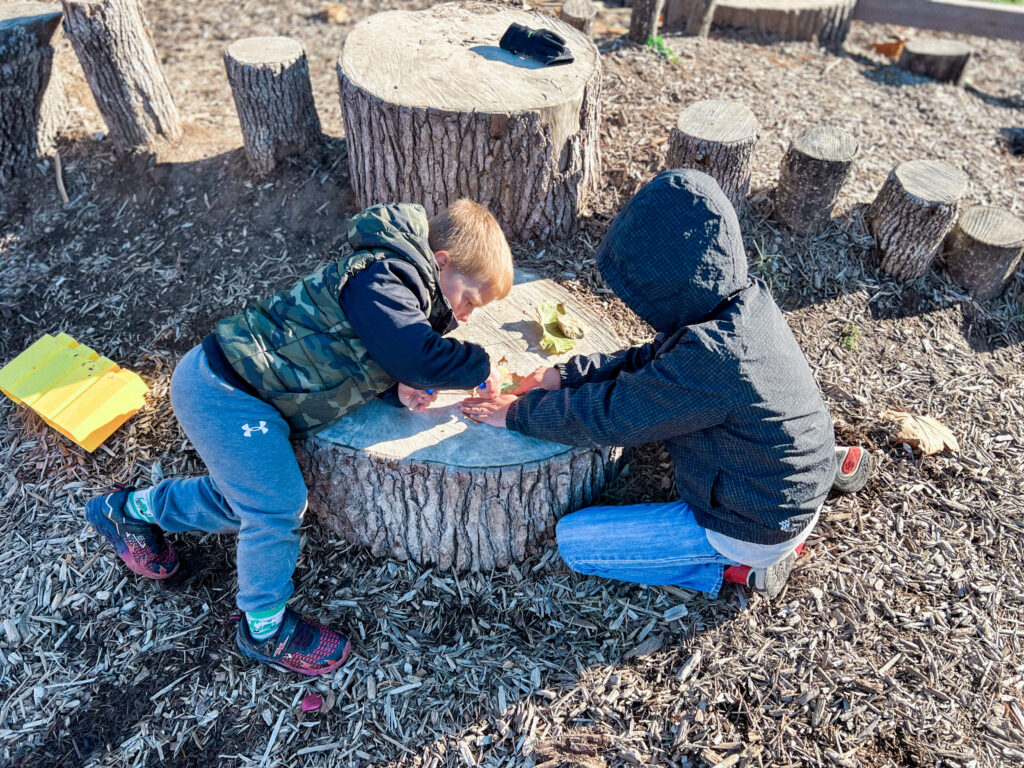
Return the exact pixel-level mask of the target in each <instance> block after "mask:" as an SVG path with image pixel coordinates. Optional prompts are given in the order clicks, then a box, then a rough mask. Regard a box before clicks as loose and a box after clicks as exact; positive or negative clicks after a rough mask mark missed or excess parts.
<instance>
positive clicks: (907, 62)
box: [900, 37, 972, 85]
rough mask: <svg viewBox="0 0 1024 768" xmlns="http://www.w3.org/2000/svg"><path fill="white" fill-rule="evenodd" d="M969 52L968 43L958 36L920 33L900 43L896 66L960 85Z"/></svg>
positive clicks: (969, 58)
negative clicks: (955, 38) (902, 44)
mask: <svg viewBox="0 0 1024 768" xmlns="http://www.w3.org/2000/svg"><path fill="white" fill-rule="evenodd" d="M971 53H972V51H971V47H970V46H969V45H967V43H962V42H960V41H959V40H942V39H939V38H934V37H922V38H918V39H917V40H910V41H908V42H907V44H906V45H904V46H903V53H902V55H901V56H900V66H901V67H903V69H906V70H909V71H911V72H913V73H914V74H917V75H924V76H925V77H930V78H932V79H934V80H939V81H940V82H944V83H954V84H956V85H960V84H961V83H963V81H964V73H965V72H966V70H967V62H969V61H970V60H971Z"/></svg>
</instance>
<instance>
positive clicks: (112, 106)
mask: <svg viewBox="0 0 1024 768" xmlns="http://www.w3.org/2000/svg"><path fill="white" fill-rule="evenodd" d="M62 3H63V5H64V31H65V32H66V33H67V36H68V37H69V38H70V39H71V44H72V45H73V46H74V48H75V53H76V54H78V60H79V61H80V62H81V64H82V69H83V70H85V77H86V79H87V80H88V81H89V87H90V88H91V89H92V94H93V96H94V97H95V98H96V106H97V107H99V110H100V113H101V114H102V115H103V119H104V120H105V121H106V123H107V129H108V131H109V132H110V138H111V139H112V140H113V142H114V146H115V148H116V149H117V150H118V151H120V152H130V151H132V150H134V149H138V148H140V147H143V146H145V145H147V144H150V143H152V142H153V141H155V140H158V139H168V140H174V139H177V138H178V137H179V136H181V121H180V119H179V117H178V108H177V107H176V106H175V105H174V100H173V99H172V98H171V91H170V89H169V88H168V86H167V78H166V77H164V72H163V69H161V67H160V60H159V58H158V57H157V54H156V46H155V45H154V43H153V36H152V35H151V34H150V32H149V24H148V23H147V21H146V17H145V15H144V14H143V12H142V6H141V5H140V3H139V0H62Z"/></svg>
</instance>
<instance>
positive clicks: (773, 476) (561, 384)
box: [464, 170, 870, 595]
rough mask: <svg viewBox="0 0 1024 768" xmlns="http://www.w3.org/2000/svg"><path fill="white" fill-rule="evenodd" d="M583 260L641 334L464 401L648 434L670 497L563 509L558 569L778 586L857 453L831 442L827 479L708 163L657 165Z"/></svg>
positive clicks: (579, 441)
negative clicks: (613, 349) (660, 457)
mask: <svg viewBox="0 0 1024 768" xmlns="http://www.w3.org/2000/svg"><path fill="white" fill-rule="evenodd" d="M598 266H599V268H600V270H601V274H602V275H603V276H604V278H605V280H606V282H607V283H608V285H609V286H610V287H611V288H612V289H613V290H614V291H615V292H616V293H617V294H618V295H619V297H620V298H621V299H622V300H623V301H624V302H625V303H626V304H627V305H629V306H630V307H631V308H632V309H633V310H634V311H635V312H636V313H637V314H638V315H640V317H642V318H643V319H644V320H646V321H647V322H648V323H649V324H650V325H651V326H652V327H653V328H654V329H655V330H656V331H657V332H658V335H657V336H656V338H655V339H654V341H652V342H650V343H648V344H644V345H642V346H639V347H634V348H632V349H627V350H623V351H621V352H618V353H615V354H611V355H606V354H597V355H591V356H589V357H575V358H572V359H570V360H569V361H568V362H566V363H563V364H560V365H557V366H555V367H553V368H547V367H545V368H540V369H538V370H537V371H535V372H534V373H533V374H531V375H530V376H529V377H527V379H526V380H524V381H523V383H522V384H521V385H520V387H519V388H518V389H517V390H516V391H515V392H514V393H513V394H521V395H522V397H519V398H515V397H509V396H506V397H502V398H499V399H496V400H493V401H490V402H483V401H479V400H474V401H468V402H467V403H466V405H465V406H464V410H465V412H466V413H467V415H469V416H470V417H471V418H475V419H477V420H479V421H484V422H486V423H489V424H492V425H494V426H504V427H507V428H508V429H514V430H517V431H519V432H522V433H523V434H527V435H530V436H532V437H537V438H542V439H546V440H551V441H553V442H558V443H563V444H567V445H579V446H599V445H619V446H631V445H639V444H642V443H647V442H652V441H655V440H661V441H663V442H664V445H665V447H666V449H667V450H668V452H669V454H670V455H671V456H672V458H673V460H674V464H675V474H676V484H677V486H678V488H679V496H680V500H679V501H677V502H672V503H668V504H642V505H635V506H627V507H591V508H589V509H584V510H581V511H579V512H576V513H574V514H570V515H567V516H566V517H564V518H563V519H562V520H561V521H559V524H558V528H557V536H558V547H559V552H560V554H561V555H562V558H563V559H564V560H565V561H566V563H567V564H568V565H569V566H570V567H571V568H572V569H573V570H576V571H579V572H582V573H589V574H595V575H601V576H606V577H609V578H616V579H620V580H623V581H632V582H639V583H643V584H675V585H677V586H683V587H689V588H691V589H695V590H697V591H701V592H705V593H709V594H715V593H717V592H718V590H719V589H720V587H721V584H722V581H723V576H725V578H726V580H728V581H734V582H742V583H747V584H749V585H750V586H751V587H754V588H756V589H759V590H762V591H765V592H768V593H769V594H772V595H774V594H777V593H778V592H779V591H780V590H781V588H782V585H783V584H784V583H785V580H786V578H787V577H788V575H789V571H790V570H791V568H792V566H793V563H794V562H795V560H796V555H797V550H798V547H800V545H802V543H803V541H804V540H805V539H806V538H807V537H808V536H809V535H810V533H811V530H812V529H813V527H814V525H815V523H816V522H817V519H818V514H819V512H820V509H821V505H822V502H824V500H825V497H826V495H827V494H828V492H829V490H830V488H832V487H833V484H834V483H835V482H836V481H837V479H838V481H839V482H840V484H842V483H843V481H844V479H845V481H846V482H845V486H846V487H845V488H844V489H845V490H850V489H854V488H852V486H853V485H856V484H858V483H859V484H860V485H862V484H863V482H864V480H865V479H866V473H867V471H868V468H869V467H868V463H869V461H870V456H869V454H867V453H866V452H861V451H860V450H859V449H856V448H854V449H839V451H841V456H840V460H841V463H842V465H843V466H842V468H841V470H840V472H839V475H838V478H837V461H836V459H837V449H836V447H835V443H834V439H833V431H832V421H831V418H830V417H829V414H828V411H827V410H826V408H825V404H824V403H823V402H822V399H821V395H820V393H819V391H818V387H817V384H816V383H815V381H814V377H813V376H812V374H811V370H810V368H809V366H808V364H807V361H806V359H805V358H804V355H803V353H802V352H801V350H800V348H799V346H798V345H797V343H796V340H795V339H794V338H793V334H792V331H791V330H790V328H789V326H788V325H787V323H786V320H785V318H784V317H783V315H782V312H781V311H780V310H779V308H778V307H777V306H776V304H775V301H774V300H773V299H772V295H771V293H770V292H769V291H768V288H767V287H766V286H765V285H764V284H763V283H761V282H760V281H757V280H752V279H751V278H750V277H749V276H748V275H747V260H746V254H745V253H744V249H743V239H742V236H741V233H740V227H739V222H738V221H737V218H736V213H735V211H734V210H733V207H732V205H730V203H729V201H728V200H727V198H726V197H725V195H724V194H723V193H722V191H721V189H720V188H719V186H718V184H717V182H715V181H714V180H713V179H712V178H711V177H710V176H707V175H705V174H703V173H699V172H697V171H690V170H674V171H667V172H665V173H662V174H661V175H659V176H658V177H656V178H655V179H654V180H653V181H652V182H650V183H649V184H648V185H647V186H645V187H644V188H643V189H642V190H640V192H639V193H637V195H636V196H635V197H634V198H633V199H632V200H631V201H630V202H629V203H628V204H627V205H626V207H625V208H624V209H623V210H622V211H621V212H620V213H619V215H618V216H617V217H616V219H615V221H614V222H613V223H612V226H611V228H610V230H609V231H608V234H607V236H606V237H605V238H604V240H603V241H602V243H601V247H600V248H599V250H598ZM851 451H853V452H855V454H850V453H849V452H851ZM851 455H853V456H854V457H855V460H854V461H852V462H851V461H850V460H849V459H850V456H851Z"/></svg>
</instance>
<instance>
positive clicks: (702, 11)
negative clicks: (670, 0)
mask: <svg viewBox="0 0 1024 768" xmlns="http://www.w3.org/2000/svg"><path fill="white" fill-rule="evenodd" d="M717 3H718V0H678V1H677V3H676V5H677V6H678V13H679V14H680V16H679V22H680V25H681V26H682V28H683V30H684V31H685V32H686V34H688V35H691V36H693V37H702V38H703V37H707V36H708V32H710V31H711V22H712V20H713V19H714V18H715V5H716V4H717ZM665 15H666V16H667V15H668V11H667V10H666V12H665ZM667 23H668V22H667V20H666V25H667Z"/></svg>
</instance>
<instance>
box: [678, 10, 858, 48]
mask: <svg viewBox="0 0 1024 768" xmlns="http://www.w3.org/2000/svg"><path fill="white" fill-rule="evenodd" d="M693 3H694V0H668V6H667V8H666V10H665V25H666V26H682V25H683V24H684V22H685V19H686V14H687V11H688V9H689V8H690V7H691V6H692V5H693ZM856 5H857V0H719V1H718V4H717V5H716V6H715V8H714V23H715V24H716V25H717V26H720V27H735V28H737V29H754V30H757V31H759V32H765V33H768V34H772V35H778V36H779V37H781V38H783V39H786V40H816V41H818V42H819V43H821V44H822V45H828V46H834V47H839V46H841V45H842V44H843V40H845V39H846V34H847V32H849V30H850V20H851V18H852V17H853V11H854V8H855V7H856Z"/></svg>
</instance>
